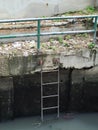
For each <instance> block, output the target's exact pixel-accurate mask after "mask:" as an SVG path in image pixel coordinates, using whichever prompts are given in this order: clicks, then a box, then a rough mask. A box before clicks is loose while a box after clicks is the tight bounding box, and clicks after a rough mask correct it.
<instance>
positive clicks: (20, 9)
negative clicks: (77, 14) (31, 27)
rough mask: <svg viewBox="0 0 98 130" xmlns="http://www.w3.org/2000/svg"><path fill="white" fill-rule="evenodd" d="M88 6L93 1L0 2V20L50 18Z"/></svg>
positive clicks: (34, 0)
mask: <svg viewBox="0 0 98 130" xmlns="http://www.w3.org/2000/svg"><path fill="white" fill-rule="evenodd" d="M89 5H92V6H93V5H94V0H70V1H69V0H49V1H48V0H0V19H6V18H23V17H42V16H52V15H55V14H58V13H64V12H66V11H74V10H81V9H84V8H85V7H87V6H89Z"/></svg>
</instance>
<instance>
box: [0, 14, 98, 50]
mask: <svg viewBox="0 0 98 130" xmlns="http://www.w3.org/2000/svg"><path fill="white" fill-rule="evenodd" d="M85 18H92V19H94V27H93V29H91V30H76V31H64V32H45V33H41V21H44V20H64V19H85ZM29 21H37V33H26V34H12V35H0V39H7V38H8V39H9V38H20V37H35V36H36V37H37V49H40V37H41V36H47V35H64V34H77V33H94V37H93V39H94V43H96V31H97V22H98V15H85V16H65V17H49V18H48V17H46V18H26V19H9V20H0V23H13V22H29Z"/></svg>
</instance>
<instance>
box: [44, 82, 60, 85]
mask: <svg viewBox="0 0 98 130" xmlns="http://www.w3.org/2000/svg"><path fill="white" fill-rule="evenodd" d="M51 84H59V82H51V83H43V84H42V85H51Z"/></svg>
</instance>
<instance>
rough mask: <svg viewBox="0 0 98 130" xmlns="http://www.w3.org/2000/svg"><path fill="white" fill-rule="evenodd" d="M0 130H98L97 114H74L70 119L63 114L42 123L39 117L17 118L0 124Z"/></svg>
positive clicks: (45, 119) (48, 117)
mask: <svg viewBox="0 0 98 130" xmlns="http://www.w3.org/2000/svg"><path fill="white" fill-rule="evenodd" d="M47 119H48V120H47ZM0 130H98V113H84V114H74V116H73V117H71V118H70V117H69V118H66V115H64V114H63V115H61V116H60V118H59V119H56V118H54V117H53V116H51V117H50V116H47V117H45V118H44V122H41V120H40V117H28V118H18V119H14V120H12V121H7V122H2V123H0Z"/></svg>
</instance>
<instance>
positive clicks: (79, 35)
mask: <svg viewBox="0 0 98 130" xmlns="http://www.w3.org/2000/svg"><path fill="white" fill-rule="evenodd" d="M77 36H78V37H85V38H87V37H88V34H87V33H83V34H77Z"/></svg>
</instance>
